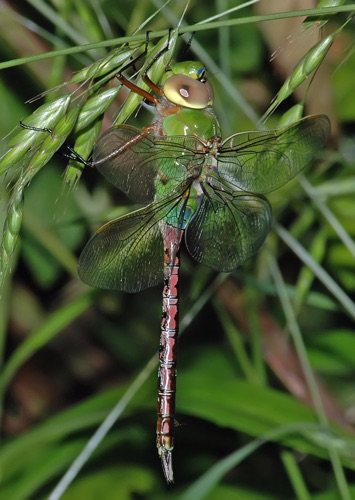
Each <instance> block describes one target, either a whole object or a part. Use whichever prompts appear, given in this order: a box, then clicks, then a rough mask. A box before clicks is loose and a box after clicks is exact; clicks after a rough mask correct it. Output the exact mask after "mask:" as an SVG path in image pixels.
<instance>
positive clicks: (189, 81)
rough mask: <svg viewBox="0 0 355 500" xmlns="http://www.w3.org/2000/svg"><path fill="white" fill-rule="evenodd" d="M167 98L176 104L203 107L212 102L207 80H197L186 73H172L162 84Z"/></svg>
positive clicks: (210, 88) (211, 91) (187, 106)
mask: <svg viewBox="0 0 355 500" xmlns="http://www.w3.org/2000/svg"><path fill="white" fill-rule="evenodd" d="M163 90H164V94H165V97H166V98H167V99H169V101H170V102H172V103H173V104H176V105H177V106H183V107H185V108H191V109H204V108H207V106H211V105H212V103H213V90H212V87H211V85H210V84H209V83H208V82H207V81H199V80H195V79H194V78H191V76H187V75H173V76H171V77H170V78H168V79H167V81H166V82H165V84H164V86H163Z"/></svg>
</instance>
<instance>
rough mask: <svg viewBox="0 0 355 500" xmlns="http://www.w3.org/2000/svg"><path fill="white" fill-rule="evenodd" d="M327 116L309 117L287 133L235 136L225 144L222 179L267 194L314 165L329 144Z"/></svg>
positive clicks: (220, 168) (221, 157) (221, 155)
mask: <svg viewBox="0 0 355 500" xmlns="http://www.w3.org/2000/svg"><path fill="white" fill-rule="evenodd" d="M329 134H330V122H329V120H328V118H327V117H326V116H323V115H320V116H309V117H306V118H304V119H303V120H300V121H299V122H297V123H295V124H294V125H292V126H291V127H289V128H287V129H283V130H273V131H268V132H245V133H241V134H235V135H233V136H231V137H229V138H228V139H226V140H225V141H223V143H222V147H221V149H220V152H219V155H218V165H217V170H218V173H219V175H220V176H221V177H222V178H223V179H225V180H226V181H228V182H230V183H231V184H232V185H233V186H234V187H236V188H237V189H241V190H243V191H248V192H255V193H260V194H266V193H269V192H270V191H273V190H274V189H277V188H279V187H281V186H283V185H284V184H286V183H287V182H288V181H289V180H291V179H292V178H293V177H295V175H297V174H298V173H299V172H300V171H301V170H302V169H303V168H304V167H305V166H306V165H308V163H310V162H311V161H312V160H313V159H314V158H315V157H316V156H317V154H318V153H319V151H320V150H321V148H322V147H323V146H324V145H325V143H326V142H327V139H328V137H329Z"/></svg>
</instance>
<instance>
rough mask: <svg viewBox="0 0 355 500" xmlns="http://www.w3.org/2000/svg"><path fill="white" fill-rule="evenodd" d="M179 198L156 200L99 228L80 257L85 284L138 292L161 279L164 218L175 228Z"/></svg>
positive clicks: (178, 211) (179, 205) (79, 270)
mask: <svg viewBox="0 0 355 500" xmlns="http://www.w3.org/2000/svg"><path fill="white" fill-rule="evenodd" d="M181 209H182V204H181V202H180V199H179V198H176V199H175V200H171V199H170V200H169V201H168V202H167V203H164V204H163V203H156V204H152V205H149V206H147V207H145V208H142V209H140V210H136V211H135V212H132V213H131V214H128V215H126V216H124V217H120V218H118V219H115V220H113V221H111V222H109V223H107V224H105V225H104V226H103V227H101V228H100V229H99V230H98V231H97V232H96V233H95V234H94V236H93V237H92V238H91V239H90V240H89V242H88V243H87V244H86V246H85V248H84V250H83V252H82V254H81V255H80V258H79V265H78V273H79V276H80V278H81V279H82V280H83V281H84V282H85V283H87V284H89V285H91V286H94V287H98V288H105V289H110V290H123V291H126V292H138V291H139V290H143V289H144V288H148V287H152V286H155V285H157V284H158V283H160V282H161V281H162V280H163V268H164V242H163V237H162V233H161V224H164V221H163V219H164V217H166V218H167V219H168V220H169V221H170V222H171V223H175V227H178V223H179V220H180V219H181V217H180V215H179V213H180V212H181Z"/></svg>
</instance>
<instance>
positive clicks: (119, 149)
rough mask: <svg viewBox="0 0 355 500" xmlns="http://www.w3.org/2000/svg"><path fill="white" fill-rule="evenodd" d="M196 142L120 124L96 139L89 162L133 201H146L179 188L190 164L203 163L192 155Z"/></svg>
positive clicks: (189, 168) (191, 165)
mask: <svg viewBox="0 0 355 500" xmlns="http://www.w3.org/2000/svg"><path fill="white" fill-rule="evenodd" d="M198 144H199V143H198V141H197V140H196V139H194V138H188V137H184V136H172V137H166V136H154V135H153V134H152V133H149V131H147V130H146V129H143V130H142V131H140V130H138V129H136V128H134V127H130V126H127V125H121V126H118V127H113V128H111V129H109V130H107V132H105V133H104V134H103V135H102V136H101V137H100V138H99V139H98V141H97V143H96V146H95V149H94V152H93V162H92V165H93V166H94V167H96V168H97V169H98V170H99V171H100V172H101V173H102V175H104V177H106V179H108V180H109V181H110V182H112V184H114V185H115V186H116V187H117V188H119V189H120V190H121V191H123V192H124V193H126V194H127V196H128V197H129V198H131V199H132V200H133V201H136V202H140V203H146V202H151V201H153V199H154V197H155V199H157V197H156V196H155V195H156V193H158V195H159V194H160V191H162V192H163V193H164V196H166V195H167V193H168V194H171V193H172V192H173V191H174V190H175V191H176V190H179V185H180V184H181V183H183V182H184V181H185V180H186V179H188V178H189V177H190V176H191V173H190V172H191V169H193V167H194V163H195V162H196V161H197V163H199V162H200V163H201V162H203V156H202V155H200V158H199V155H198V153H197V157H196V156H195V150H196V148H197V147H198ZM186 148H189V149H186ZM158 198H159V196H158ZM160 199H161V196H160Z"/></svg>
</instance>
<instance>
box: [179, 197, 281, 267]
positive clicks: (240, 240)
mask: <svg viewBox="0 0 355 500" xmlns="http://www.w3.org/2000/svg"><path fill="white" fill-rule="evenodd" d="M205 191H206V188H205ZM271 222H272V213H271V207H270V204H269V202H268V201H267V200H266V198H264V197H263V196H258V195H255V194H251V193H241V192H240V191H234V192H232V191H230V192H227V191H222V190H217V189H214V190H212V189H210V188H209V189H208V191H206V192H205V196H203V198H202V200H201V205H200V207H199V210H198V211H197V213H196V214H195V215H194V217H193V218H192V219H191V221H190V222H189V224H188V226H187V229H186V234H185V240H186V246H187V249H188V250H189V252H190V254H191V256H192V257H193V258H194V259H196V260H197V261H198V262H201V263H203V264H205V265H206V266H209V267H211V268H212V269H215V270H216V271H222V272H229V271H233V270H234V269H236V268H237V267H238V266H240V265H241V264H243V263H244V262H245V261H246V260H247V259H249V257H251V256H252V255H253V254H254V253H255V252H257V251H258V250H259V248H260V247H261V245H262V244H263V242H264V241H265V238H266V236H267V234H268V233H269V231H270V229H271Z"/></svg>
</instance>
